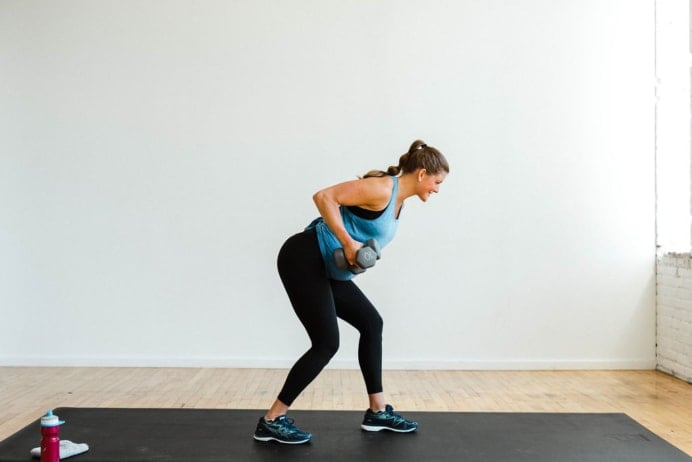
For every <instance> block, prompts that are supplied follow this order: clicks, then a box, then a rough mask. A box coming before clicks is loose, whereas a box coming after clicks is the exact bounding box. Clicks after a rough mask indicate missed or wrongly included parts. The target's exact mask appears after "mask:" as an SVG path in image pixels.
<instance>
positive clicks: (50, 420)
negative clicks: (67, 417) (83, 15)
mask: <svg viewBox="0 0 692 462" xmlns="http://www.w3.org/2000/svg"><path fill="white" fill-rule="evenodd" d="M64 423H65V421H64V420H60V419H59V418H58V416H57V415H54V414H53V410H52V409H48V412H46V415H44V416H43V417H41V426H42V427H57V426H58V425H62V424H64Z"/></svg>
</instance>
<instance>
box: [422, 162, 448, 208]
mask: <svg viewBox="0 0 692 462" xmlns="http://www.w3.org/2000/svg"><path fill="white" fill-rule="evenodd" d="M445 178H447V172H445V171H442V172H440V173H436V174H434V175H430V174H428V173H427V172H426V171H425V170H421V171H420V172H419V173H418V179H419V180H420V181H419V182H418V190H417V195H418V197H419V198H420V200H422V201H423V202H426V201H427V200H428V199H429V198H430V195H431V194H433V193H438V192H440V185H441V184H442V182H443V181H444V180H445Z"/></svg>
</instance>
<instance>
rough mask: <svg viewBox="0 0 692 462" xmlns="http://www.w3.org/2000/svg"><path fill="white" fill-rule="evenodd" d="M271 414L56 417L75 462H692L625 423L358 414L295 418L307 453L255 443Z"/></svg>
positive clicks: (9, 449)
mask: <svg viewBox="0 0 692 462" xmlns="http://www.w3.org/2000/svg"><path fill="white" fill-rule="evenodd" d="M263 413H264V411H259V410H219V409H214V410H211V409H99V408H60V409H56V410H55V414H57V415H58V416H59V417H60V418H61V419H62V420H65V421H66V423H65V425H63V427H62V428H61V430H60V436H61V438H62V439H66V440H71V441H72V442H75V443H87V444H88V445H89V447H90V449H89V452H87V453H84V454H81V455H77V456H74V457H73V458H70V459H67V460H69V461H74V462H87V461H95V462H116V461H117V462H120V461H136V462H139V461H141V462H148V461H171V462H212V461H243V462H244V461H281V462H284V461H309V460H316V461H330V462H337V461H369V460H373V461H375V460H376V461H378V462H386V461H416V462H428V461H440V460H449V461H482V462H493V461H502V462H507V461H509V462H518V461H531V462H543V461H545V462H548V461H550V462H570V461H574V462H577V461H578V462H590V461H599V462H616V461H623V462H625V461H626V462H638V461H642V462H643V461H646V462H678V461H685V462H690V461H691V460H692V458H690V457H689V456H687V455H685V454H684V453H683V452H682V451H680V450H678V449H676V448H675V447H674V446H672V445H670V444H668V443H667V442H666V441H664V440H662V439H661V438H659V437H658V436H656V435H654V434H653V433H651V432H650V431H649V430H647V429H646V428H644V427H643V426H641V425H640V424H638V423H637V422H635V421H634V420H632V419H631V418H629V417H628V416H626V415H625V414H573V413H565V414H562V413H505V412H493V413H487V412H454V413H452V412H405V413H404V412H402V413H403V414H405V415H406V416H407V417H409V418H411V419H414V420H417V421H418V422H419V423H420V428H419V429H418V431H417V432H415V433H406V434H399V433H391V432H379V433H370V432H364V431H362V430H360V423H361V419H362V416H363V413H362V412H358V411H291V413H290V415H289V416H290V417H292V418H294V419H296V424H297V425H299V426H300V427H301V428H303V429H304V430H306V431H310V432H312V434H313V441H312V443H310V444H305V445H297V446H293V445H282V444H278V443H274V442H270V443H264V442H258V441H254V440H253V439H252V433H253V432H254V430H255V425H256V423H257V420H258V419H259V417H260V416H261V415H263ZM39 440H40V429H39V420H38V419H37V420H36V422H35V423H33V424H31V425H29V426H27V427H26V428H24V429H22V430H20V431H19V432H17V433H15V434H14V435H12V436H11V437H9V438H8V439H6V440H5V441H2V442H0V462H15V461H30V460H31V456H30V454H29V451H30V450H31V448H33V447H37V446H38V444H39Z"/></svg>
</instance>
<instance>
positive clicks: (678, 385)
mask: <svg viewBox="0 0 692 462" xmlns="http://www.w3.org/2000/svg"><path fill="white" fill-rule="evenodd" d="M285 374H286V370H280V369H183V368H19V367H0V440H3V439H5V438H6V437H8V436H9V435H11V434H12V433H14V432H15V431H17V430H19V429H20V428H22V427H24V426H25V425H27V424H29V423H31V422H32V421H34V420H35V419H37V418H38V417H40V416H41V415H42V414H43V413H44V412H45V411H46V410H47V409H49V408H56V407H66V406H67V407H69V406H71V407H157V408H158V407H161V408H180V407H184V408H235V409H265V408H267V407H268V406H269V405H270V404H271V402H272V400H273V398H274V396H275V395H276V394H277V392H278V389H279V387H280V386H281V384H282V383H283V379H284V377H285ZM384 386H385V391H386V394H387V396H388V401H389V402H391V403H392V404H394V406H395V407H396V408H397V409H398V410H400V411H402V413H404V412H405V411H407V410H409V411H411V410H415V411H517V412H519V411H523V412H541V411H549V412H624V413H626V414H628V415H629V416H630V417H632V418H634V419H635V420H637V421H638V422H639V423H640V424H642V425H644V426H645V427H647V428H648V429H650V430H651V431H653V432H654V433H656V434H658V435H659V436H661V437H662V438H664V439H666V440H667V441H669V442H670V443H672V444H673V445H675V446H676V447H678V448H679V449H681V450H683V451H685V452H686V453H687V454H690V455H692V385H690V384H688V383H685V382H684V381H681V380H678V379H675V378H673V377H671V376H668V375H666V374H663V373H661V372H655V371H535V372H534V371H517V372H515V371H511V372H509V371H385V372H384ZM366 407H367V399H366V396H365V392H364V387H363V382H362V378H361V376H360V372H359V371H354V370H333V369H327V370H325V371H323V372H322V374H321V375H320V376H319V377H318V378H317V380H316V381H315V382H314V383H313V384H312V385H310V387H309V388H308V389H307V390H306V391H305V392H304V393H303V395H301V397H300V398H299V399H298V400H297V401H296V402H295V403H294V406H293V408H294V409H336V410H364V409H365V408H366Z"/></svg>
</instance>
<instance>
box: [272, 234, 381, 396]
mask: <svg viewBox="0 0 692 462" xmlns="http://www.w3.org/2000/svg"><path fill="white" fill-rule="evenodd" d="M278 268H279V276H280V277H281V281H282V282H283V284H284V288H285V289H286V292H287V293H288V298H289V299H290V301H291V304H292V305H293V309H294V310H295V312H296V314H297V315H298V319H300V322H301V323H303V326H304V327H305V330H307V332H308V336H309V337H310V340H311V342H312V346H311V347H310V349H309V350H308V351H307V352H305V354H304V355H303V356H301V357H300V359H298V361H297V362H296V363H295V364H294V365H293V368H291V370H290V372H289V373H288V376H287V377H286V382H285V383H284V386H283V388H282V389H281V392H280V393H279V396H278V398H279V400H280V401H281V402H282V403H284V404H286V405H288V406H290V405H291V404H293V401H294V400H295V399H296V398H297V397H298V395H299V394H300V393H301V392H302V391H303V390H304V389H305V388H306V387H307V386H308V385H309V384H310V382H312V381H313V380H314V379H315V377H317V375H318V374H319V373H320V371H321V370H322V369H323V368H324V367H325V366H326V365H327V363H328V362H329V360H330V359H331V358H332V357H333V356H334V354H335V353H336V351H337V350H338V349H339V328H338V325H337V317H339V318H341V319H343V320H344V321H346V322H347V323H349V324H351V325H352V326H353V327H355V328H356V329H358V331H359V332H360V341H359V343H358V362H359V364H360V370H361V372H362V373H363V378H364V379H365V386H366V388H367V391H368V393H369V394H372V393H380V392H381V391H382V318H381V317H380V314H379V313H378V312H377V309H375V307H374V306H373V305H372V303H370V301H369V300H368V299H367V297H366V296H365V295H364V294H363V292H361V291H360V289H359V288H358V287H357V286H356V285H355V284H354V283H353V281H336V280H333V279H329V278H327V276H326V272H325V267H324V262H323V261H322V254H321V252H320V249H319V246H318V243H317V235H316V233H315V231H314V230H308V231H304V232H302V233H299V234H296V235H294V236H291V237H290V238H289V239H288V240H287V241H286V242H285V243H284V245H283V247H281V250H280V251H279V257H278Z"/></svg>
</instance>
